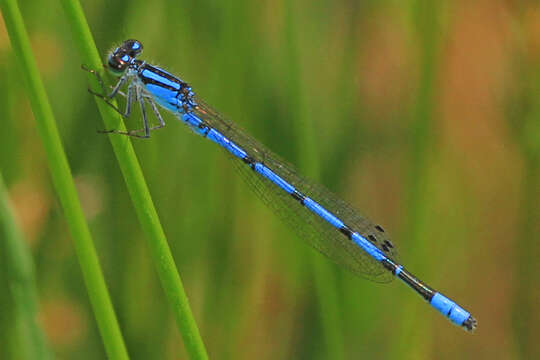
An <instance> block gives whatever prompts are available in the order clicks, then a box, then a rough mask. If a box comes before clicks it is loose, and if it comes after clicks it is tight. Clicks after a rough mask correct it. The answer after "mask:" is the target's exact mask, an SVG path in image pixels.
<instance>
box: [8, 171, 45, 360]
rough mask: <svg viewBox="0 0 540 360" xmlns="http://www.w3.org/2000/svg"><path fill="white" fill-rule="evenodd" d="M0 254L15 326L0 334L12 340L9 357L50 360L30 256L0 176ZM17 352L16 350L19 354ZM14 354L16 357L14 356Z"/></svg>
mask: <svg viewBox="0 0 540 360" xmlns="http://www.w3.org/2000/svg"><path fill="white" fill-rule="evenodd" d="M0 235H2V236H0V238H1V239H2V243H1V244H0V250H1V251H0V253H1V254H2V263H4V264H5V266H6V269H5V271H6V273H7V275H8V276H7V277H8V278H7V283H8V285H9V290H8V291H6V293H9V294H10V295H11V298H12V300H13V303H12V305H11V306H9V309H12V308H13V309H14V311H13V312H12V314H13V322H14V323H15V326H13V327H12V328H11V329H9V330H8V329H7V328H6V331H4V332H2V333H3V334H5V335H7V336H6V337H7V338H12V339H14V340H13V345H12V346H13V348H12V349H13V350H12V353H13V355H14V356H13V357H15V356H16V357H19V358H21V359H39V360H41V359H45V360H46V359H52V358H53V357H52V356H51V353H50V351H49V348H48V346H47V343H46V340H45V336H44V335H43V330H42V329H41V326H40V324H39V323H38V319H37V315H38V295H37V292H36V288H37V286H36V282H35V275H34V265H33V261H32V255H31V253H30V252H29V250H28V247H27V246H26V243H25V240H24V238H23V235H22V233H21V230H20V228H19V224H18V223H17V221H16V219H15V214H14V212H13V209H12V207H11V204H10V201H9V198H8V193H7V189H6V187H5V184H4V180H3V177H2V174H1V173H0ZM19 349H20V350H19ZM15 354H16V355H15Z"/></svg>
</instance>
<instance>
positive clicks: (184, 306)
mask: <svg viewBox="0 0 540 360" xmlns="http://www.w3.org/2000/svg"><path fill="white" fill-rule="evenodd" d="M61 3H62V6H63V8H64V11H65V15H66V18H67V20H68V22H69V25H70V27H71V32H72V34H73V37H74V39H75V41H76V43H77V46H78V48H79V51H80V53H81V58H82V59H84V63H85V65H87V66H88V67H90V68H92V69H96V70H99V71H102V69H103V65H102V63H101V59H100V56H99V53H98V51H97V48H96V46H95V42H94V39H93V37H92V34H91V32H90V29H89V27H88V24H87V22H86V18H85V16H84V13H83V10H82V8H81V6H80V3H79V2H78V1H74V0H62V1H61ZM88 79H89V81H90V85H91V88H92V89H93V90H94V91H101V89H100V87H99V85H98V83H97V81H96V79H95V77H94V76H92V75H90V76H89V77H88ZM97 105H98V108H99V111H100V113H101V116H102V118H103V121H104V123H105V127H106V128H107V129H120V130H123V129H125V126H124V124H123V122H122V119H121V117H120V116H119V115H118V114H117V113H116V112H115V111H114V110H113V109H112V108H111V107H109V106H107V105H106V104H105V103H104V102H103V101H98V102H97ZM109 139H110V141H111V144H112V146H113V150H114V153H115V155H116V158H117V159H118V164H119V166H120V169H121V171H122V174H123V176H124V179H125V182H126V185H127V188H128V191H129V194H130V196H131V199H132V202H133V205H134V207H135V211H136V212H137V217H138V219H139V222H140V223H141V226H142V228H143V231H144V232H145V234H146V235H147V239H148V246H149V248H150V251H151V254H152V259H153V261H154V263H155V266H156V268H157V271H158V275H159V278H160V280H161V283H162V286H163V288H164V290H165V293H166V295H167V299H168V300H169V302H170V303H171V306H172V310H173V313H174V316H175V318H176V322H177V325H178V328H179V330H180V333H181V335H182V337H183V340H184V343H185V346H186V350H187V352H188V353H189V354H190V356H191V358H192V359H206V358H207V357H208V356H207V353H206V349H205V347H204V344H203V341H202V339H201V336H200V334H199V330H198V328H197V324H196V323H195V319H194V318H193V314H192V313H191V309H190V307H189V302H188V299H187V296H186V293H185V291H184V287H183V285H182V281H181V279H180V275H179V274H178V271H177V269H176V264H175V263H174V259H173V257H172V254H171V251H170V249H169V246H168V243H167V239H166V237H165V233H164V232H163V228H162V227H161V224H160V221H159V218H158V215H157V212H156V210H155V208H154V205H153V201H152V198H151V196H150V192H149V190H148V187H147V185H146V182H145V180H144V176H143V174H142V170H141V168H140V165H139V162H138V160H137V157H136V156H135V151H134V149H133V147H132V145H131V141H130V139H129V137H127V136H118V135H110V136H109Z"/></svg>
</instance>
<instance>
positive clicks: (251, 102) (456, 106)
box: [0, 0, 540, 359]
mask: <svg viewBox="0 0 540 360" xmlns="http://www.w3.org/2000/svg"><path fill="white" fill-rule="evenodd" d="M20 6H21V11H22V13H23V16H24V19H25V22H26V25H27V28H28V31H29V34H30V36H31V40H32V45H33V50H34V53H35V55H36V58H37V61H38V65H39V67H40V71H41V75H42V77H43V80H44V82H45V86H46V89H47V91H48V95H49V98H50V101H51V104H52V107H53V110H54V113H55V116H56V119H57V121H58V127H59V129H60V132H61V136H62V140H63V143H64V146H65V151H66V153H67V155H68V158H69V161H70V165H71V168H72V171H73V175H74V177H75V180H76V182H77V186H78V191H79V195H80V198H81V201H82V203H83V207H84V210H85V214H86V217H87V220H88V221H89V224H90V226H91V231H92V234H93V236H94V239H95V241H96V247H97V249H98V252H99V255H100V261H101V265H102V266H103V269H104V272H105V277H106V281H107V285H108V288H109V291H110V293H111V297H112V301H113V303H114V305H115V310H116V312H117V316H118V318H119V322H120V326H121V329H122V332H123V335H124V338H125V341H126V344H127V347H128V350H129V353H130V355H131V357H132V358H133V359H150V358H152V359H158V358H159V359H161V358H164V359H178V358H186V357H187V355H186V353H185V350H184V347H183V344H182V340H181V337H180V334H179V333H178V330H177V327H176V325H175V323H174V319H173V317H172V315H171V312H170V308H169V306H168V303H167V301H166V299H165V296H164V294H163V291H162V289H161V286H160V283H159V281H158V279H157V276H156V273H155V270H154V268H153V265H152V263H151V261H150V257H149V254H148V250H147V248H146V243H145V239H144V235H143V234H142V231H141V229H140V226H139V223H138V221H137V218H136V216H135V212H134V210H133V208H132V204H131V201H130V199H129V196H128V193H127V190H126V187H125V184H124V181H123V178H122V176H121V174H120V171H119V169H118V164H117V163H116V160H115V158H114V155H113V152H112V149H111V146H110V143H109V141H108V139H107V136H103V135H99V134H97V133H96V130H99V129H102V128H103V125H102V121H101V119H100V116H99V114H98V112H97V109H96V106H95V102H94V99H93V98H92V96H90V95H89V94H88V92H87V90H86V89H87V83H86V76H85V74H84V73H83V72H82V71H81V70H80V64H81V63H84V62H85V59H81V58H80V57H79V56H78V53H77V51H76V47H75V44H74V42H73V41H74V40H73V38H72V36H71V34H70V33H69V28H68V25H67V23H66V21H65V19H64V17H63V13H62V10H61V8H60V5H59V3H58V2H56V1H37V0H25V1H20ZM83 7H84V9H85V12H86V16H87V18H88V21H89V25H90V27H91V29H92V31H93V34H94V36H95V39H96V42H97V45H98V47H99V49H100V50H101V51H102V53H103V56H104V57H105V54H106V53H107V51H108V50H110V49H111V48H112V47H114V46H115V45H117V44H119V43H120V42H121V41H122V40H124V39H126V38H136V39H138V40H140V41H141V42H142V43H143V44H144V46H145V52H144V53H143V56H142V58H143V59H145V60H147V61H150V62H153V63H156V64H157V65H161V66H164V67H165V68H166V69H168V70H170V71H171V72H173V73H175V74H177V75H179V76H180V77H181V78H182V79H183V80H185V81H187V82H189V83H190V84H191V85H192V86H193V88H194V90H195V92H196V93H197V94H198V95H199V96H200V97H201V98H203V99H205V100H206V102H208V103H209V104H212V105H213V107H215V108H216V109H218V110H219V111H220V112H222V113H224V114H226V116H227V117H228V118H230V119H232V120H233V121H235V122H236V123H237V124H239V125H240V126H241V127H243V128H244V129H246V131H247V132H248V133H250V134H252V135H253V136H254V137H255V138H257V139H259V140H260V141H261V142H263V143H264V144H266V145H267V146H268V147H269V148H270V149H273V150H274V152H276V153H277V154H279V155H281V156H282V157H283V158H285V159H287V160H288V161H289V162H291V163H294V164H296V165H297V167H298V169H299V170H300V172H301V173H303V174H306V175H309V176H310V177H312V178H317V179H319V180H320V182H322V183H323V184H325V185H326V186H327V187H328V188H329V189H331V190H332V191H334V192H336V193H338V194H340V196H341V197H342V198H344V199H346V200H347V201H349V202H350V203H352V204H353V205H354V206H355V207H356V208H358V209H360V210H361V211H360V212H361V213H362V214H366V215H367V216H368V217H370V218H372V219H376V220H377V222H378V223H380V224H382V225H383V226H384V227H385V229H386V230H387V231H388V232H390V233H391V234H392V239H393V240H394V242H395V243H396V244H397V246H398V247H399V250H400V254H401V255H400V259H401V261H402V263H403V264H405V265H406V266H407V268H409V269H410V270H411V271H412V272H413V273H414V274H417V275H418V276H419V277H420V278H421V279H422V280H424V281H426V282H427V283H428V284H430V285H432V286H433V287H435V288H436V289H437V290H440V291H441V292H443V293H445V294H447V295H448V296H450V297H451V298H452V299H454V300H456V301H457V302H458V303H460V304H461V305H463V306H464V307H465V308H467V309H468V310H470V311H471V313H472V314H473V315H474V316H475V317H476V318H477V319H478V321H479V327H478V330H477V332H476V333H475V334H473V335H469V334H467V333H466V332H464V331H463V330H461V329H459V328H457V327H455V326H452V325H451V324H450V323H449V322H448V321H447V320H446V319H445V318H444V317H442V316H440V315H439V314H438V313H436V312H435V311H433V310H432V309H431V308H430V307H429V306H428V305H426V304H424V303H423V301H422V300H421V299H420V298H419V297H418V296H417V295H415V294H414V293H413V292H412V291H411V290H410V289H408V288H406V286H404V285H402V284H400V283H398V282H394V283H392V284H390V285H385V286H381V285H377V284H375V283H372V282H369V281H365V280H362V279H360V278H357V277H355V276H353V275H351V274H349V273H347V272H345V271H343V270H342V269H340V268H338V267H337V266H335V265H334V264H333V263H331V262H329V261H327V260H326V259H325V258H323V257H322V256H320V255H318V254H315V252H314V251H313V250H311V249H310V248H309V247H308V246H306V245H304V243H303V242H302V241H301V240H299V239H297V238H296V236H295V235H294V234H293V233H292V232H291V231H290V230H289V229H287V228H285V227H284V226H283V225H282V224H281V223H280V222H279V221H278V220H276V218H275V217H274V216H273V214H272V213H271V212H270V211H269V210H268V209H266V208H265V207H264V206H263V205H262V203H261V202H260V201H259V200H258V199H257V198H256V197H255V196H254V195H253V194H252V193H251V192H250V191H249V190H247V188H246V186H245V184H244V183H243V182H242V181H241V180H240V177H239V176H238V175H237V174H236V173H235V171H234V170H233V169H234V166H233V164H231V160H229V159H228V157H227V156H224V154H223V152H222V151H220V150H219V149H218V148H217V147H216V146H212V145H211V144H210V143H208V142H207V141H204V140H203V139H202V138H200V137H197V136H193V135H192V134H191V133H190V131H186V129H185V128H184V126H183V125H182V124H180V123H179V122H178V121H177V120H176V119H175V118H174V117H173V116H171V115H169V114H166V115H165V121H166V122H167V124H168V125H167V127H166V128H165V129H163V130H160V131H156V132H154V133H153V135H152V138H151V139H150V140H146V141H140V140H134V144H135V147H136V151H137V155H138V157H139V159H140V161H141V165H142V168H143V170H144V172H145V177H146V180H147V181H148V184H149V187H150V191H151V194H152V196H153V199H154V202H155V204H156V208H157V210H158V213H159V215H160V218H161V220H162V224H163V226H164V228H165V232H166V235H167V237H168V240H169V242H170V246H171V248H172V250H173V253H174V256H175V260H176V262H177V265H178V268H179V270H180V274H181V276H182V279H183V281H184V285H185V287H186V291H187V293H188V295H189V298H190V303H191V306H192V309H193V311H194V315H195V318H196V320H197V323H198V325H199V328H200V331H201V335H202V337H203V339H204V342H205V344H206V347H207V349H208V352H209V355H210V358H214V359H252V358H258V359H340V358H343V359H357V358H365V359H387V358H405V359H424V358H425V359H428V358H429V359H455V358H458V357H459V358H462V359H469V358H471V359H473V358H474V359H533V358H538V357H540V342H538V336H540V308H539V306H538V305H539V304H540V284H539V281H538V279H537V277H538V275H540V260H539V259H540V243H539V241H538V239H539V236H538V233H539V232H540V63H539V60H540V6H539V5H538V3H537V2H514V1H491V0H482V1H477V2H470V1H464V0H460V1H439V2H432V1H423V0H410V1H386V2H381V1H352V0H338V1H319V2H313V1H306V0H298V1H257V2H255V1H247V0H237V1H204V0H203V1H201V0H199V1H183V0H176V1H172V0H171V1H166V0H158V1H151V2H150V1H140V0H131V1H122V2H109V1H105V0H98V1H88V2H85V3H83ZM0 21H1V20H0ZM19 71H20V68H19V67H18V66H17V62H16V60H15V57H14V55H13V53H12V51H11V47H10V44H9V39H8V37H7V34H6V31H5V28H4V26H3V24H0V94H1V96H0V115H1V129H0V154H2V155H1V156H0V171H1V172H2V174H3V176H4V178H5V180H6V183H7V186H8V189H9V195H10V199H11V201H12V203H13V204H14V206H15V209H16V214H17V217H18V219H19V221H20V223H21V224H22V228H23V231H24V235H25V237H26V239H27V241H28V244H29V246H30V248H31V251H32V254H33V258H34V261H35V266H36V276H37V284H38V294H39V301H40V322H41V323H42V325H43V327H44V329H45V332H46V335H47V338H48V341H49V343H50V346H51V348H52V350H53V351H54V353H55V354H56V355H57V358H58V359H74V358H77V359H99V358H104V357H105V352H104V349H103V345H102V343H101V339H100V336H99V332H98V330H97V327H96V323H95V320H94V318H93V315H92V310H91V308H90V305H89V302H88V296H87V292H86V289H85V287H84V284H83V281H82V277H81V273H80V269H79V265H78V263H77V260H76V257H75V255H74V249H73V243H72V241H71V239H70V236H69V233H68V230H67V227H66V222H65V220H64V215H63V213H62V209H61V208H60V206H59V203H58V200H57V197H56V196H55V193H54V189H53V187H52V184H51V179H50V176H49V173H48V168H47V162H46V159H45V156H44V154H43V150H42V145H41V141H40V139H39V137H38V134H37V132H36V129H35V123H34V120H33V116H32V112H31V109H30V107H29V102H28V100H27V97H26V95H25V90H24V88H23V85H22V83H21V81H20V76H19ZM128 126H129V127H131V128H139V127H140V116H139V114H138V113H136V114H135V116H133V117H132V119H131V120H130V121H129V122H128ZM2 254H4V251H3V249H2V247H0V335H1V336H0V358H1V359H18V358H19V356H18V352H17V347H16V345H14V344H15V340H14V339H13V337H14V333H13V331H12V328H13V322H14V314H13V311H12V309H13V300H12V297H11V296H10V292H9V291H7V289H8V285H7V276H6V274H7V269H6V262H5V261H4V260H3V258H2Z"/></svg>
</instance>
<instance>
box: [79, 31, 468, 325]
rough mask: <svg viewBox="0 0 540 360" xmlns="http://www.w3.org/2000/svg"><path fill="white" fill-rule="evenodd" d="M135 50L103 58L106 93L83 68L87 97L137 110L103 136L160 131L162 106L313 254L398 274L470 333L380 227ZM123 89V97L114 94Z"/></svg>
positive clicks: (363, 270)
mask: <svg viewBox="0 0 540 360" xmlns="http://www.w3.org/2000/svg"><path fill="white" fill-rule="evenodd" d="M142 50H143V46H142V44H141V43H140V42H139V41H137V40H126V41H124V42H123V43H122V45H121V46H119V47H117V48H116V49H114V51H112V52H111V53H110V54H109V56H108V59H107V67H108V69H109V70H110V72H111V73H112V74H114V75H116V76H117V77H119V80H118V82H117V83H116V85H115V86H113V87H112V91H111V92H110V93H109V94H107V91H106V87H105V85H104V83H103V81H102V80H101V78H100V76H99V75H98V73H97V72H95V71H93V70H89V71H90V72H92V73H93V74H95V75H96V76H97V78H98V80H99V82H100V84H101V86H102V88H103V93H101V94H99V93H94V92H92V93H93V94H94V95H96V96H98V97H100V98H102V99H103V100H105V102H107V104H109V105H110V106H112V107H113V108H114V109H115V110H116V111H118V112H119V113H120V114H121V115H122V116H124V117H128V116H129V115H130V113H131V109H132V105H133V103H134V102H138V103H139V106H140V107H141V111H142V117H143V124H144V128H143V129H140V130H132V131H127V132H121V131H117V130H108V131H105V132H108V133H117V134H124V135H129V136H135V137H142V138H148V137H150V132H151V131H152V130H155V129H159V128H162V127H163V126H165V122H164V121H163V118H162V117H161V114H160V113H159V110H158V105H159V106H161V107H162V108H164V109H166V110H168V111H170V112H172V113H173V114H174V115H176V116H177V117H178V118H179V119H180V120H181V121H183V122H184V123H185V124H186V125H188V126H189V127H190V128H191V129H192V130H193V131H194V132H195V133H197V134H199V135H202V136H203V137H205V138H207V139H209V140H211V141H213V142H215V143H216V144H218V145H219V146H221V147H222V148H223V149H225V150H226V151H227V152H228V153H229V154H230V155H232V157H233V158H234V159H236V161H235V163H236V166H237V168H238V169H239V172H240V174H241V175H242V176H243V178H244V179H245V180H246V182H247V183H248V184H249V185H250V187H251V188H252V189H253V190H254V192H255V193H256V194H257V195H258V196H259V197H260V198H261V199H262V200H263V201H264V202H265V203H266V204H267V205H268V206H269V207H270V208H272V209H273V210H274V211H275V213H276V214H278V216H279V217H280V218H282V219H283V220H284V221H285V222H286V223H288V224H289V225H290V226H292V228H293V229H294V230H295V231H296V232H297V233H298V234H299V235H300V236H301V237H302V238H304V239H306V240H307V241H308V242H309V243H310V244H311V245H312V246H313V247H314V248H315V249H317V250H318V251H320V252H321V253H323V254H324V255H326V256H328V257H329V258H330V259H331V260H333V261H335V262H336V263H338V264H339V265H342V266H344V267H345V268H347V269H349V270H350V271H352V272H353V273H355V274H357V275H360V276H362V277H365V278H368V279H370V280H373V281H376V282H389V281H391V280H392V279H393V278H394V277H398V278H399V279H401V280H402V281H403V282H405V284H407V285H409V286H410V287H411V288H412V289H414V290H415V291H416V292H417V293H418V294H420V295H421V296H422V297H423V298H424V299H425V300H426V301H428V302H429V303H430V304H431V305H432V306H433V307H434V308H435V309H437V310H438V311H439V312H441V313H442V314H443V315H444V316H446V317H448V318H449V319H450V320H451V321H452V322H453V323H454V324H457V325H460V326H463V327H464V328H465V329H466V330H468V331H472V330H474V329H475V328H476V320H475V319H474V318H473V317H472V316H471V315H470V314H469V313H468V312H467V311H466V310H465V309H463V308H462V307H460V306H459V305H458V304H456V303H455V302H453V301H452V300H450V299H449V298H447V297H446V296H444V295H442V294H441V293H440V292H437V291H435V290H434V289H432V288H430V287H429V286H427V285H426V284H424V283H423V282H422V281H420V280H418V279H417V278H416V277H415V276H413V275H412V274H411V273H410V272H408V271H407V270H405V268H404V267H403V266H402V265H400V264H399V263H398V261H397V260H396V259H397V257H396V256H397V252H396V249H395V247H394V245H393V244H392V242H391V241H390V239H389V238H388V235H387V233H386V232H385V231H384V230H383V228H382V227H381V226H380V225H377V224H376V223H374V222H372V221H370V220H368V219H367V218H365V217H363V216H361V215H360V214H358V212H357V211H356V210H354V209H353V208H352V207H351V206H349V205H348V204H347V203H345V202H344V201H342V200H340V199H338V198H337V196H335V195H334V194H332V193H331V192H329V191H328V190H326V189H325V188H324V187H322V186H320V185H318V184H316V183H314V182H311V181H309V180H307V179H305V178H303V177H301V176H299V175H298V174H297V173H296V171H295V170H294V168H293V167H292V166H290V165H288V164H286V163H285V162H283V161H282V160H280V159H279V157H277V156H276V155H275V154H274V153H272V152H271V151H270V150H268V149H267V148H265V147H264V146H262V145H261V144H260V143H259V142H258V141H256V140H255V139H253V138H252V137H250V136H248V135H247V134H245V133H244V132H243V131H242V130H240V129H239V128H238V127H237V126H236V125H234V124H233V123H232V122H229V121H227V120H225V119H224V118H223V117H222V116H221V115H219V114H218V113H217V112H216V111H215V110H213V109H212V108H211V107H210V106H208V105H206V104H205V103H204V102H203V101H201V100H200V99H199V98H197V97H196V95H195V94H194V93H193V91H192V89H191V87H190V86H189V85H188V84H187V83H186V82H184V81H182V80H181V79H179V78H178V77H176V76H174V75H172V74H170V73H168V72H167V71H165V70H163V69H161V68H159V67H157V66H153V65H150V64H148V63H146V62H145V61H142V60H139V59H138V58H137V57H138V56H139V55H140V54H141V52H142ZM124 85H126V86H127V93H123V92H122V91H121V88H122V87H123V86H124ZM118 94H121V95H123V96H125V97H126V99H127V104H126V108H125V110H124V111H121V110H120V109H118V108H117V107H116V106H115V105H114V104H112V103H111V99H113V98H114V97H115V96H116V95H118ZM146 104H149V105H150V108H151V110H152V112H153V113H154V114H155V116H156V117H157V119H158V122H159V125H157V126H153V127H151V126H150V123H149V121H148V118H147V115H146Z"/></svg>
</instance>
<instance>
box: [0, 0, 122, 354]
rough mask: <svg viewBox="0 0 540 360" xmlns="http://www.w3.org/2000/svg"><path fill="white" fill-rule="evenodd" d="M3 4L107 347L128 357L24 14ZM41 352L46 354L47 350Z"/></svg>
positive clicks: (12, 2) (8, 1) (7, 1)
mask: <svg viewBox="0 0 540 360" xmlns="http://www.w3.org/2000/svg"><path fill="white" fill-rule="evenodd" d="M0 7H1V9H2V16H3V19H4V21H5V25H6V29H7V30H8V34H9V36H10V40H11V45H12V46H13V49H14V51H15V54H16V55H17V59H18V61H19V62H20V65H21V67H20V70H21V72H20V75H21V77H22V78H23V79H24V82H25V84H26V87H27V95H28V98H29V100H30V103H31V107H32V112H33V113H34V116H35V120H36V125H37V128H38V131H39V133H40V135H41V140H42V142H43V146H44V148H45V152H46V154H47V160H48V165H49V167H50V172H51V176H52V179H53V182H54V184H55V188H56V191H57V194H58V196H59V198H60V202H61V203H62V207H63V209H64V216H65V217H66V221H67V224H68V226H69V228H70V230H71V235H72V237H73V241H74V243H75V249H76V252H77V256H78V259H79V263H80V267H81V270H82V273H83V277H84V280H85V283H86V287H87V291H88V294H89V297H90V300H91V302H92V306H93V310H94V314H95V317H96V321H97V323H98V325H99V328H100V331H101V335H102V340H103V343H104V345H105V349H106V351H107V354H108V356H109V358H111V359H127V358H128V355H127V351H126V348H125V345H124V342H123V339H122V335H121V332H120V329H119V326H118V323H117V320H116V316H115V314H114V309H113V307H112V303H111V300H110V298H109V294H108V292H107V287H106V285H105V281H104V279H103V274H102V272H101V268H100V265H99V261H98V258H97V254H96V251H95V248H94V244H93V242H92V238H91V236H90V231H89V230H88V227H87V224H86V221H85V219H84V215H83V212H82V208H81V205H80V203H79V200H78V196H77V192H76V190H75V183H74V181H73V179H72V177H71V171H70V169H69V165H68V163H67V158H66V156H65V154H64V150H63V148H62V143H61V141H60V137H59V134H58V130H57V129H56V124H55V119H54V115H53V113H52V109H51V107H50V105H49V101H48V99H47V95H46V93H45V88H44V86H43V83H42V82H41V78H40V76H39V72H38V69H37V66H36V62H35V59H34V56H33V54H32V49H31V47H30V40H29V38H28V35H27V32H26V29H25V26H24V23H23V19H22V15H21V13H20V11H19V8H18V5H17V2H16V0H2V2H0ZM18 300H20V299H18ZM41 352H42V353H44V350H43V351H41Z"/></svg>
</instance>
